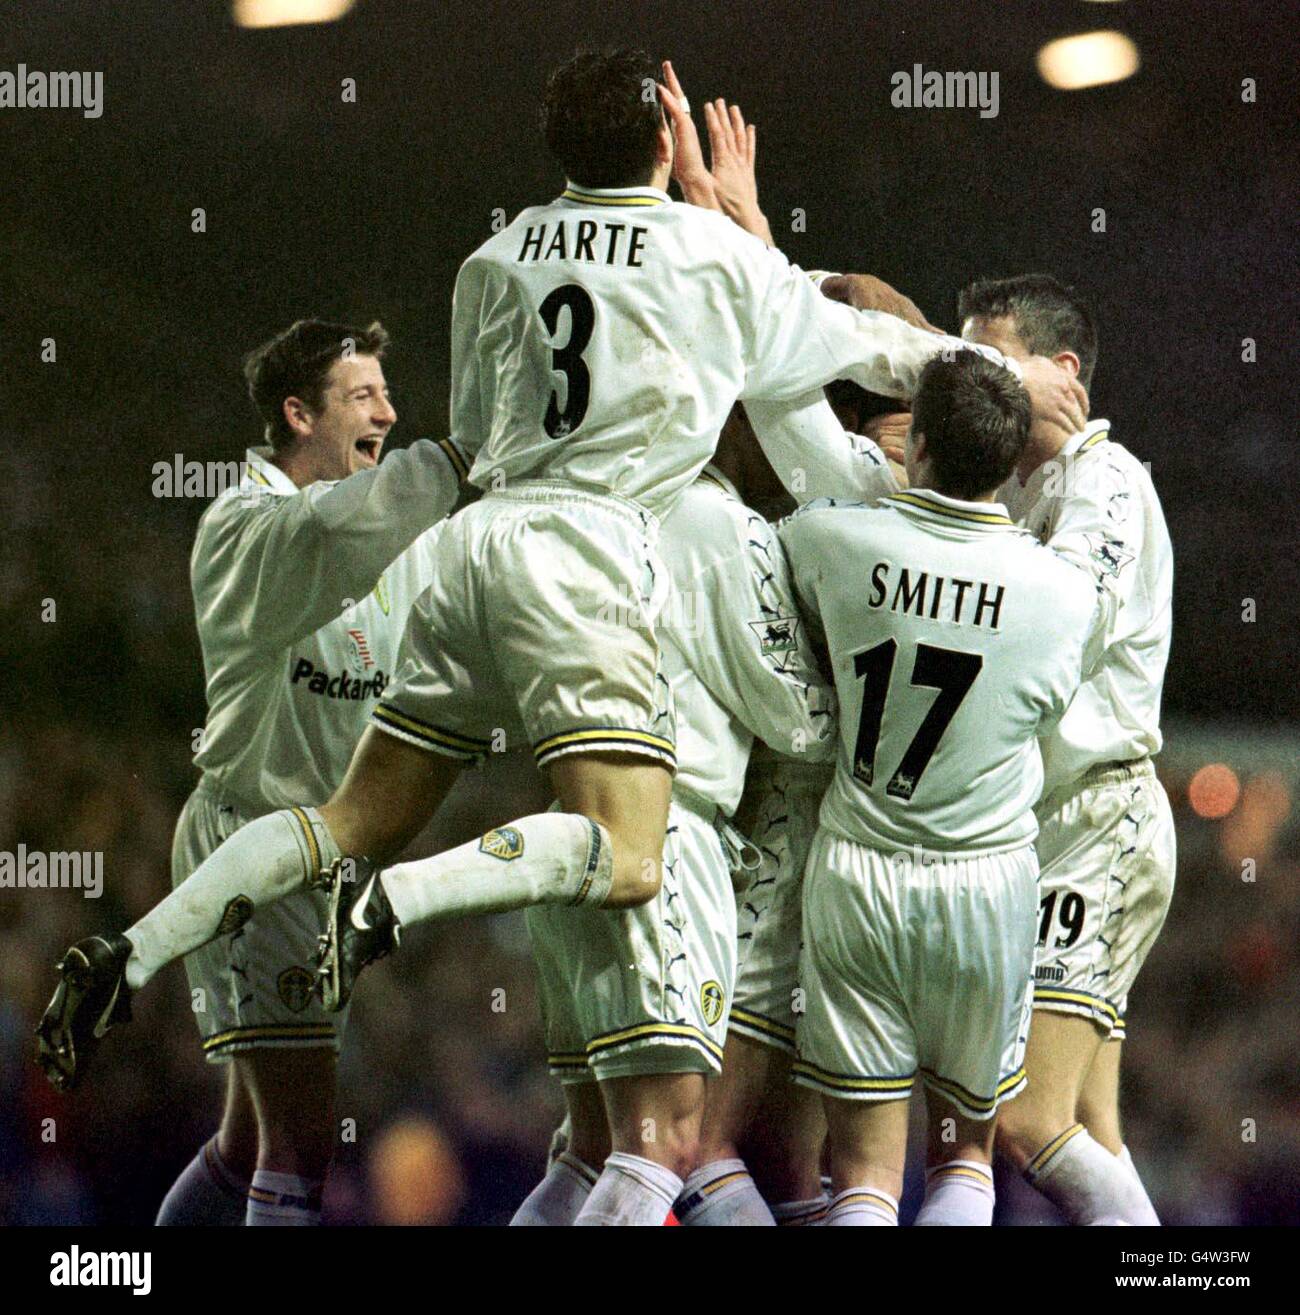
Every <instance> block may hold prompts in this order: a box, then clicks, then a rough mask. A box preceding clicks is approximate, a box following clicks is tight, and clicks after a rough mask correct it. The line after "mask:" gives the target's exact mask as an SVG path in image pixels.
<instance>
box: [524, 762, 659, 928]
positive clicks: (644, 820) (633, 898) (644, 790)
mask: <svg viewBox="0 0 1300 1315" xmlns="http://www.w3.org/2000/svg"><path fill="white" fill-rule="evenodd" d="M550 778H551V785H552V787H553V788H554V790H555V797H556V798H557V799H558V800H559V801H560V807H561V808H563V809H564V810H565V812H568V813H578V814H581V815H582V816H583V817H588V818H590V819H591V820H592V821H593V822H596V823H598V824H599V825H601V826H603V827H604V828H605V830H606V832H607V833H608V834H609V839H610V841H611V843H612V845H613V849H614V867H613V877H612V880H611V883H610V889H609V894H608V895H607V896H606V897H605V899H604V901H603V904H604V907H605V908H607V909H628V908H635V907H636V906H637V905H638V904H648V903H649V902H650V901H651V900H652V899H654V898H655V896H657V895H658V894H659V887H660V885H661V884H662V880H663V871H662V868H663V860H664V834H665V832H666V831H667V829H668V806H669V804H670V803H671V802H672V793H673V777H672V773H671V772H670V771H669V770H668V768H666V767H664V766H663V765H662V764H660V763H658V762H653V761H651V760H650V759H649V758H639V757H637V756H635V755H633V754H626V753H582V754H570V755H569V756H568V757H565V758H557V759H556V760H555V761H554V762H553V763H552V764H551V766H550Z"/></svg>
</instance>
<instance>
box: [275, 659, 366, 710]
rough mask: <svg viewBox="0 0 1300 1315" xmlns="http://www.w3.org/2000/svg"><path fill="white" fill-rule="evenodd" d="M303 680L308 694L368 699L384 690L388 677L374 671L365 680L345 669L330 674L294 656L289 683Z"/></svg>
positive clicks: (308, 661)
mask: <svg viewBox="0 0 1300 1315" xmlns="http://www.w3.org/2000/svg"><path fill="white" fill-rule="evenodd" d="M366 656H367V657H368V656H369V654H368V653H367V655H366ZM372 665H373V663H372ZM304 681H305V682H306V686H307V692H308V693H309V694H324V695H325V697H326V698H329V699H369V698H378V697H379V696H380V695H381V694H382V693H383V692H384V688H385V686H387V684H388V677H387V675H385V674H384V672H382V671H376V672H375V674H374V675H373V676H371V677H369V678H368V679H366V680H362V679H361V677H360V676H349V675H348V673H347V672H346V671H344V672H340V673H339V674H338V675H337V676H331V675H330V673H329V672H328V671H324V670H320V669H318V668H317V667H316V665H315V664H314V663H313V662H311V661H310V660H309V659H307V658H296V659H295V660H294V665H293V670H292V671H291V672H290V673H289V683H290V684H291V685H298V684H301V683H303V682H304Z"/></svg>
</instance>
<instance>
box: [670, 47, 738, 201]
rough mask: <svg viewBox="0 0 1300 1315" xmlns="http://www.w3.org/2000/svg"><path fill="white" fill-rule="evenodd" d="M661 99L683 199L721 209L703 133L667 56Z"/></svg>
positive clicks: (676, 178)
mask: <svg viewBox="0 0 1300 1315" xmlns="http://www.w3.org/2000/svg"><path fill="white" fill-rule="evenodd" d="M663 72H664V80H663V82H662V83H661V84H660V85H659V99H660V101H661V103H662V104H663V107H664V113H665V114H666V115H667V117H668V123H669V126H670V127H671V128H672V132H673V144H674V151H673V181H674V182H675V183H676V184H677V186H678V187H680V188H681V189H682V199H683V200H684V201H686V202H687V203H688V204H690V205H695V206H699V207H700V209H702V210H720V209H721V208H722V207H721V205H719V203H718V198H717V194H716V191H715V189H714V184H713V177H712V175H711V174H710V173H709V170H708V166H707V165H706V164H705V163H704V151H703V150H702V149H701V147H700V135H699V133H698V132H697V131H696V129H695V121H694V120H693V119H692V118H691V105H690V101H688V100H687V99H686V93H685V92H684V91H683V90H682V84H681V83H680V82H678V80H677V73H676V71H675V70H674V69H673V66H672V61H671V60H665V61H664V65H663Z"/></svg>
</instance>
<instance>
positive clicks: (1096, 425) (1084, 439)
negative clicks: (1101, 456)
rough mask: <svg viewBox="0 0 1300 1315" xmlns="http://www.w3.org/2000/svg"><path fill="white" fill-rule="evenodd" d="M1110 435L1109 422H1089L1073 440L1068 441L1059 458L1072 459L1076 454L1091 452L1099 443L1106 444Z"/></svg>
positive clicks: (1058, 454)
mask: <svg viewBox="0 0 1300 1315" xmlns="http://www.w3.org/2000/svg"><path fill="white" fill-rule="evenodd" d="M1109 434H1110V421H1109V420H1089V421H1088V423H1087V424H1086V425H1084V427H1083V428H1082V429H1081V430H1079V432H1078V433H1077V434H1075V435H1074V437H1073V438H1071V439H1068V440H1067V441H1066V444H1065V446H1064V447H1063V448H1062V449H1061V450H1060V452H1058V453H1057V456H1062V457H1072V456H1074V454H1075V453H1076V452H1089V451H1091V450H1092V449H1093V448H1095V447H1096V446H1097V444H1098V443H1104V442H1105V441H1106V439H1107V436H1108V435H1109Z"/></svg>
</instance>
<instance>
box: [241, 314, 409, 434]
mask: <svg viewBox="0 0 1300 1315" xmlns="http://www.w3.org/2000/svg"><path fill="white" fill-rule="evenodd" d="M387 346H388V331H387V330H386V329H385V328H384V326H383V325H382V324H380V322H379V321H378V320H375V321H374V323H373V324H369V325H367V326H366V327H365V328H364V329H360V328H357V327H356V326H354V325H351V324H330V323H328V322H327V321H325V320H298V321H297V322H296V323H294V324H291V325H290V326H289V327H288V328H287V329H285V330H284V332H283V333H277V334H276V335H275V337H274V338H272V339H271V341H270V342H264V343H263V344H262V345H261V346H260V347H255V348H254V349H253V350H252V351H251V352H249V353H248V355H247V356H245V357H244V378H245V379H246V380H247V381H248V395H249V397H251V398H252V399H253V405H254V406H255V407H256V408H257V413H258V415H260V416H261V417H262V419H263V421H264V422H265V423H266V437H267V438H268V439H269V440H270V443H271V445H272V447H274V448H276V449H279V448H281V447H283V446H284V445H285V444H286V443H288V442H289V440H290V439H292V437H293V431H292V430H291V429H290V428H289V424H288V421H286V420H285V418H284V400H285V398H286V397H300V398H301V399H302V400H303V401H304V402H306V403H307V405H308V406H310V407H311V408H312V409H313V410H315V409H317V408H318V407H319V406H320V404H321V394H322V392H323V390H324V384H325V376H326V375H328V374H329V372H330V367H331V366H333V364H334V362H335V361H337V360H341V359H342V358H343V357H344V356H345V355H346V356H349V357H351V356H377V357H382V356H383V354H384V349H385V348H386V347H387Z"/></svg>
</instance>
